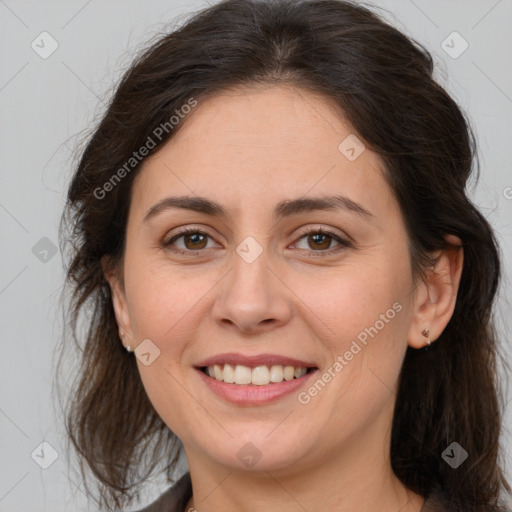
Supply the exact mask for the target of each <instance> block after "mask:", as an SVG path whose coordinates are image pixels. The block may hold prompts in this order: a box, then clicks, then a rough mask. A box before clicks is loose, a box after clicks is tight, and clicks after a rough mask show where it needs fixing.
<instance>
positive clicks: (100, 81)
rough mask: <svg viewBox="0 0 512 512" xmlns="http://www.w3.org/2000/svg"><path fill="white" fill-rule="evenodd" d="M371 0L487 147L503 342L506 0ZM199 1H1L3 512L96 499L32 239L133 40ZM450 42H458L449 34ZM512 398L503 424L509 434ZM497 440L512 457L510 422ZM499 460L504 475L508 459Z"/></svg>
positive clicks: (486, 199) (510, 11)
mask: <svg viewBox="0 0 512 512" xmlns="http://www.w3.org/2000/svg"><path fill="white" fill-rule="evenodd" d="M373 3H374V4H375V5H380V6H382V7H384V8H386V9H387V10H389V11H390V13H392V14H389V13H388V14H386V13H383V14H384V15H385V17H386V18H387V19H389V20H390V21H391V22H392V23H393V24H396V25H397V26H398V27H399V28H401V29H402V30H404V31H405V32H406V33H408V34H409V35H411V36H413V37H414V38H416V39H417V40H418V41H420V42H422V43H424V44H425V45H426V46H427V47H428V48H429V49H430V50H431V51H432V52H433V53H434V56H435V59H436V63H437V66H438V77H439V80H440V82H441V83H442V84H443V85H445V87H447V89H448V90H449V91H450V92H451V93H452V94H453V95H454V96H455V97H456V98H457V99H458V101H459V103H460V104H461V105H462V107H463V108H464V109H466V110H467V111H468V112H469V115H470V117H471V118H472V120H473V124H474V126H475V128H476V132H477V135H478V138H479V144H480V150H481V157H482V175H481V180H480V183H479V186H478V188H477V189H476V191H475V192H474V193H473V197H474V199H475V201H476V203H477V204H478V205H479V206H480V207H481V209H482V211H483V212H484V214H485V215H486V217H487V218H488V219H489V221H490V222H491V223H492V225H493V226H494V228H495V229H496V231H497V234H498V238H499V241H500V243H501V246H502V250H503V253H504V255H505V259H504V264H505V268H504V273H505V276H504V277H505V279H504V281H503V285H502V289H501V298H500V302H499V308H500V310H499V322H500V326H501V330H502V332H503V334H504V335H505V336H506V338H507V339H508V341H507V342H508V347H507V350H508V351H509V352H510V348H511V345H510V343H511V342H510V333H511V331H512V320H511V318H510V315H509V314H507V313H508V312H509V311H510V295H511V287H510V278H509V276H510V272H511V269H512V262H511V259H510V254H512V251H511V249H512V237H511V223H510V219H511V218H512V188H508V187H512V175H511V171H510V169H511V160H512V158H511V154H512V153H511V151H510V145H511V135H512V129H511V113H512V67H511V58H510V57H511V52H510V50H511V49H512V30H511V27H512V2H511V0H501V1H496V0H472V1H468V0H451V1H449V2H448V1H446V0H429V1H427V0H414V1H413V0H379V1H375V2H373ZM206 5H207V4H206V3H205V2H198V1H190V2H184V1H176V0H147V1H144V2H133V3H128V2H126V1H122V0H108V1H107V0H104V1H100V0H89V1H87V0H80V1H76V0H73V1H69V0H67V1H44V2H43V1H40V0H29V1H22V0H0V34H2V36H1V37H2V44H1V45H0V55H1V67H0V115H1V124H0V130H1V138H0V140H1V150H0V160H1V174H0V176H1V182H0V225H1V244H2V245H1V247H2V250H1V252H0V315H1V318H0V328H1V347H2V357H1V358H0V382H1V387H0V450H1V454H0V460H1V463H0V512H32V511H34V512H36V511H37V512H43V511H51V512H61V511H62V512H63V511H68V510H94V507H93V506H92V505H90V504H88V503H87V498H86V496H85V494H84V492H83V485H82V484H81V482H80V481H79V479H78V475H77V474H76V473H73V472H68V471H67V466H66V464H65V456H64V453H63V450H64V448H63V446H64V444H63V432H64V431H63V429H62V425H61V420H60V419H59V418H55V417H54V413H53V408H52V387H51V384H52V379H53V374H52V370H53V364H54V361H53V359H52V358H53V350H54V347H55V344H56V342H57V338H58V336H59V335H60V332H61V324H60V314H59V310H58V303H57V301H58V297H59V293H60V290H61V285H62V280H63V272H62V260H61V257H60V254H59V253H58V252H57V253H56V254H55V255H54V256H52V253H51V251H50V252H48V253H47V254H46V253H44V250H45V249H46V250H48V248H49V247H51V245H50V244H49V243H48V241H46V240H45V241H43V242H41V241H40V240H41V239H42V238H43V237H47V238H48V239H49V240H50V241H51V242H52V243H53V244H54V245H58V240H57V227H58V221H59V217H60V214H61V211H62V207H63V204H64V196H65V191H66V186H67V183H68V180H69V177H70V173H71V165H72V151H73V149H74V147H75V144H76V143H77V141H78V140H79V139H78V138H77V135H79V136H82V135H83V134H84V133H85V131H87V130H90V129H91V128H92V127H93V126H94V124H93V123H94V120H95V119H98V116H99V115H100V114H101V112H102V110H103V108H104V102H105V99H106V98H107V95H108V93H109V92H110V91H111V90H112V87H113V85H114V84H115V82H116V81H117V79H118V78H119V77H120V75H121V73H122V71H123V70H124V69H125V68H126V66H127V65H128V63H129V62H130V59H131V56H132V52H133V50H134V49H135V48H138V47H140V43H141V42H142V41H146V40H148V38H149V37H150V36H152V35H153V34H155V33H156V32H158V31H160V30H163V29H164V27H165V25H166V23H168V22H171V21H173V20H176V17H177V16H178V15H181V14H182V13H188V12H191V11H193V10H196V9H198V8H199V7H202V6H206ZM182 19H183V18H182ZM43 31H47V32H49V33H50V34H51V36H52V37H53V38H54V39H55V40H56V41H57V43H58V45H59V46H58V49H57V50H56V51H55V52H54V53H53V54H52V55H51V56H50V57H48V58H47V59H43V58H41V57H40V56H39V55H38V54H37V53H36V52H35V51H34V50H33V49H32V48H31V43H32V41H34V40H35V41H36V43H37V42H38V41H40V38H39V37H38V36H39V34H41V32H43ZM453 31H457V32H458V33H460V34H461V35H462V37H463V38H464V39H465V40H466V41H467V42H468V44H469V48H468V49H467V50H466V51H465V52H464V53H463V54H462V55H460V56H459V57H458V58H456V59H454V58H452V57H450V56H449V55H448V54H447V53H446V52H445V51H444V50H443V48H442V46H441V44H442V42H443V40H445V39H446V38H447V36H449V35H450V34H451V33H452V32H453ZM39 44H40V45H42V43H40V42H39ZM48 44H49V43H48V41H47V43H45V48H46V49H48V48H49V46H48ZM448 44H450V45H452V44H451V43H450V39H449V40H448ZM453 45H454V46H455V50H457V49H458V48H460V46H457V45H460V42H457V41H456V40H455V42H454V43H453ZM36 244H38V245H36ZM41 244H42V245H41ZM34 246H35V249H33V248H34ZM45 260H46V261H45ZM509 398H510V395H509ZM509 398H507V400H508V399H509ZM511 405H512V403H509V404H508V407H507V414H506V418H505V422H504V427H505V428H506V429H507V430H508V431H509V430H510V426H511V423H512V422H511V419H512V412H511ZM43 441H46V442H48V443H50V445H51V446H52V447H53V448H54V449H55V450H56V452H57V454H58V458H57V459H56V461H55V462H54V463H53V464H52V465H51V466H50V467H48V468H47V469H41V468H40V467H39V466H38V465H37V464H36V463H35V462H34V460H33V459H32V458H31V453H32V452H33V451H34V450H35V449H37V447H38V446H39V445H40V443H42V442H43ZM504 442H505V444H506V447H507V452H508V456H507V459H510V458H511V457H510V455H511V453H512V447H511V445H512V441H511V437H510V434H509V433H507V435H506V437H505V438H504ZM39 450H40V448H39ZM50 453H51V452H50V450H49V449H48V450H47V451H46V455H48V454H50ZM48 456H49V455H48ZM507 471H508V474H509V475H511V468H510V465H509V467H508V468H507ZM161 490H162V487H161V482H160V483H159V482H155V483H153V484H151V485H148V495H147V497H146V501H149V500H151V499H152V498H153V497H155V496H156V495H158V494H159V492H160V491H161Z"/></svg>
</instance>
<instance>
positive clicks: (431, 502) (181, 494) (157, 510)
mask: <svg viewBox="0 0 512 512" xmlns="http://www.w3.org/2000/svg"><path fill="white" fill-rule="evenodd" d="M191 496H192V482H191V480H190V473H185V474H184V475H183V476H182V477H181V478H180V479H179V480H178V481H177V482H176V483H175V484H174V485H173V486H172V487H170V488H169V489H167V491H165V492H164V493H163V494H162V495H161V496H160V497H159V498H158V499H157V500H156V501H154V502H153V503H151V505H149V506H147V507H146V508H144V509H142V510H139V511H137V512H184V510H185V506H186V504H187V502H188V500H189V499H190V497H191ZM420 512H451V511H450V509H449V508H448V507H447V505H446V502H445V501H444V499H443V498H442V495H441V493H440V492H439V491H434V492H432V493H431V494H430V495H429V496H427V497H426V499H425V503H424V504H423V507H422V509H421V511H420Z"/></svg>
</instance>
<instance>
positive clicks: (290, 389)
mask: <svg viewBox="0 0 512 512" xmlns="http://www.w3.org/2000/svg"><path fill="white" fill-rule="evenodd" d="M195 369H196V371H197V375H198V376H199V377H200V379H201V381H202V382H203V383H204V384H205V385H206V387H207V388H208V389H209V390H210V391H211V392H212V393H213V394H214V395H215V396H217V397H219V398H221V399H222V400H223V401H226V402H229V403H231V404H234V405H236V406H239V407H250V406H263V405H267V404H270V403H273V402H276V401H277V400H279V399H282V398H284V397H286V396H290V395H292V394H293V393H295V392H298V391H299V390H300V389H301V388H303V387H305V386H307V383H308V382H309V381H310V380H311V379H312V378H313V376H314V374H316V373H317V372H318V371H319V367H318V365H317V364H316V363H311V362H307V361H301V360H298V359H292V358H289V357H284V356H277V355H270V354H262V355H258V356H245V355H242V354H234V353H231V354H220V355H218V356H214V357H211V358H209V359H206V360H204V361H201V362H200V363H199V364H198V365H197V366H195Z"/></svg>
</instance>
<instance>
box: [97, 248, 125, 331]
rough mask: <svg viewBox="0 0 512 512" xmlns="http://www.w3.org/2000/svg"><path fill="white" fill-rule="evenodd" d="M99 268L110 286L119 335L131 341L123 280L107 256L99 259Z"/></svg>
mask: <svg viewBox="0 0 512 512" xmlns="http://www.w3.org/2000/svg"><path fill="white" fill-rule="evenodd" d="M101 267H102V269H103V275H104V276H105V279H106V280H107V282H108V284H109V285H110V291H111V295H112V306H113V308H114V313H115V316H116V322H117V325H118V327H119V331H120V334H119V335H120V336H121V332H123V333H124V334H125V335H126V338H125V339H126V340H130V339H132V329H131V324H130V315H129V313H128V306H127V303H126V294H125V290H124V282H123V279H122V278H120V277H119V275H118V274H119V273H118V269H117V268H113V267H112V265H111V262H110V258H109V257H108V256H103V257H102V258H101Z"/></svg>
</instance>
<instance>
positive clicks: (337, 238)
mask: <svg viewBox="0 0 512 512" xmlns="http://www.w3.org/2000/svg"><path fill="white" fill-rule="evenodd" d="M190 234H194V235H206V236H208V237H210V238H212V239H213V237H212V236H210V234H209V233H207V232H206V231H202V230H200V229H196V228H185V229H183V230H182V231H180V232H179V233H177V234H176V235H174V236H173V237H172V238H170V239H169V240H168V241H167V242H164V244H163V245H164V247H165V248H167V249H170V250H172V251H173V252H176V253H179V254H189V255H190V254H192V255H194V254H199V253H200V252H204V251H205V250H206V249H198V250H195V251H194V250H188V249H177V248H175V247H171V246H172V244H173V243H174V242H175V241H176V240H178V239H179V238H181V237H183V236H186V235H190ZM313 234H314V235H317V234H318V235H327V236H329V237H330V238H332V239H333V240H335V241H336V242H338V243H339V246H338V247H336V248H334V249H327V250H318V251H315V250H312V249H311V250H309V251H308V250H307V249H298V250H299V251H308V252H310V253H311V255H313V254H314V255H324V254H328V255H331V254H333V253H337V252H338V251H340V250H342V249H345V248H347V247H353V246H354V245H353V244H352V243H351V242H349V241H348V240H346V239H344V238H341V237H340V236H339V235H337V234H336V233H334V232H332V231H329V230H326V229H323V228H312V229H309V230H308V231H305V232H304V233H302V234H301V235H300V236H299V238H298V240H302V239H303V238H307V237H308V236H310V235H313Z"/></svg>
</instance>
